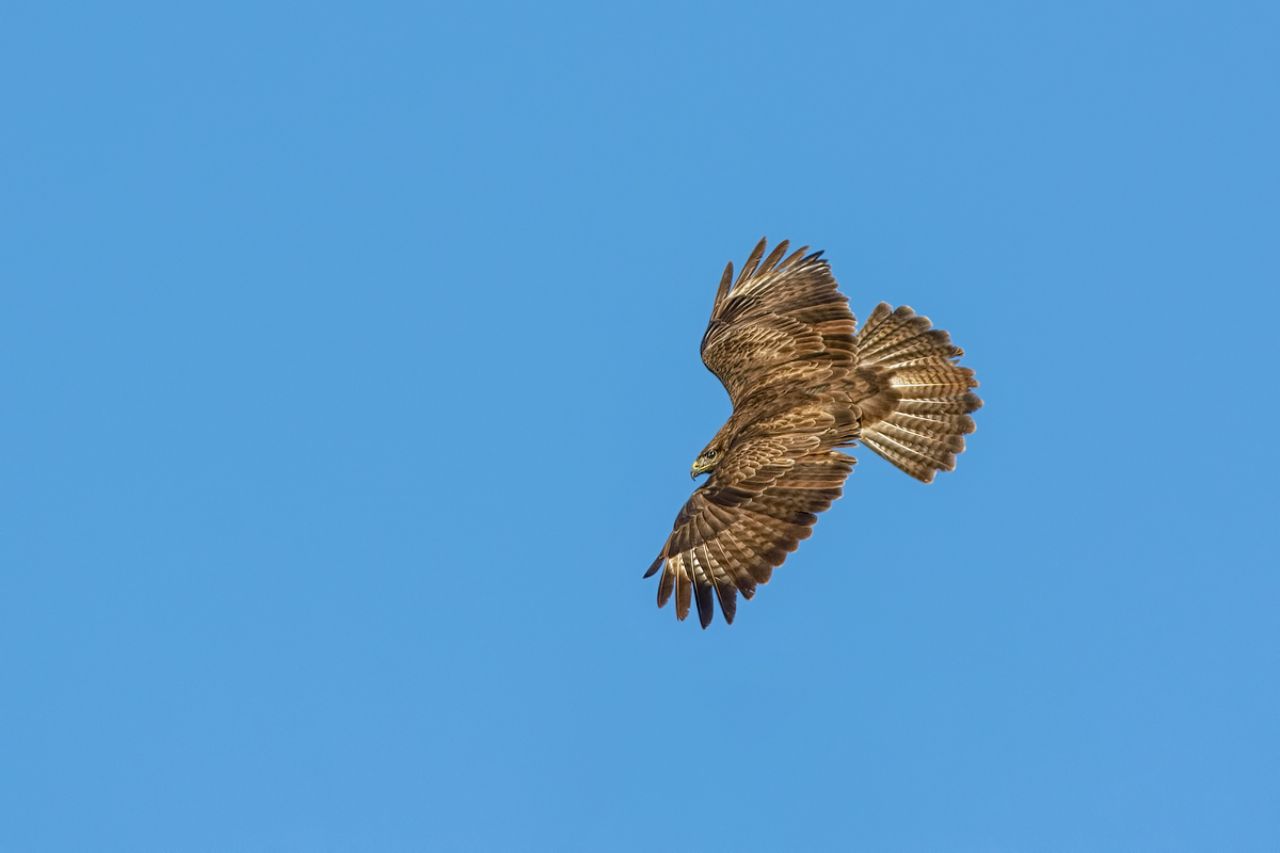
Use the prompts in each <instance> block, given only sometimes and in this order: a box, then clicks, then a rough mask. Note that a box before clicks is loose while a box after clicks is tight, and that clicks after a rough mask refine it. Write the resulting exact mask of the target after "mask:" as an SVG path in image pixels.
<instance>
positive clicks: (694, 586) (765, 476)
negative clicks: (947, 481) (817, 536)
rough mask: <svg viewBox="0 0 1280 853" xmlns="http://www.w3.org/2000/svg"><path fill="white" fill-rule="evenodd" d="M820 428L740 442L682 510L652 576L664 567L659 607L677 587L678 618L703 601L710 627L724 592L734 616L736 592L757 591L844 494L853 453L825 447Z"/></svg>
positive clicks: (723, 605)
mask: <svg viewBox="0 0 1280 853" xmlns="http://www.w3.org/2000/svg"><path fill="white" fill-rule="evenodd" d="M822 444H823V442H822V440H821V439H820V438H819V437H818V436H817V435H813V434H791V435H781V436H776V435H774V436H770V435H765V436H759V437H755V438H749V439H746V440H744V441H741V442H738V443H737V444H735V446H734V447H733V448H732V449H731V450H730V451H729V452H728V454H727V455H726V456H725V458H724V460H723V461H722V462H721V463H720V465H719V466H718V467H717V468H716V470H715V471H714V472H713V473H712V474H711V477H710V479H709V480H708V481H707V482H706V483H705V484H703V485H702V486H701V487H700V488H698V489H697V490H696V491H695V492H694V493H693V495H692V496H691V497H690V498H689V500H688V502H686V503H685V505H684V507H683V508H682V509H681V510H680V514H679V515H678V516H677V517H676V522H675V528H674V529H673V530H672V531H671V535H670V536H669V537H668V538H667V542H666V544H665V545H664V546H663V548H662V552H661V553H660V554H659V555H658V558H657V559H656V560H654V561H653V565H651V566H650V567H649V570H648V572H646V573H645V577H650V576H652V575H653V574H655V573H656V572H658V570H659V569H661V570H662V573H663V574H662V580H661V582H660V583H659V584H658V606H659V607H662V606H663V605H665V604H666V603H667V601H668V600H669V599H670V598H671V595H672V593H673V592H674V594H675V597H676V617H677V618H678V619H684V618H685V617H686V616H688V615H689V607H690V604H691V600H692V601H694V602H696V603H697V608H698V620H699V621H700V622H701V623H702V627H703V628H705V627H707V626H708V625H710V624H711V619H712V616H713V614H714V607H713V606H712V596H713V595H714V596H715V598H717V599H719V601H720V611H721V612H722V613H723V614H724V619H725V621H726V622H730V623H732V622H733V617H734V614H735V612H736V611H737V594H738V593H739V592H741V593H742V594H743V595H744V596H745V597H746V598H751V597H752V596H753V595H754V594H755V590H756V585H757V584H762V583H766V582H768V580H769V576H770V575H771V574H772V572H773V570H774V569H775V568H777V567H778V566H780V565H782V561H783V560H785V559H786V557H787V554H788V553H790V552H792V551H794V550H795V549H796V546H797V545H798V544H799V542H800V540H801V539H807V538H808V537H809V534H810V533H811V532H812V527H813V523H814V522H815V521H816V520H817V514H818V513H820V512H822V511H823V510H825V509H827V508H828V507H830V506H831V503H832V501H834V500H835V499H836V498H838V497H840V493H841V491H842V488H843V486H844V481H845V478H846V477H848V476H849V472H850V471H852V470H853V465H854V459H853V458H852V457H850V456H845V455H844V454H842V453H838V452H836V451H834V450H827V449H823V448H822Z"/></svg>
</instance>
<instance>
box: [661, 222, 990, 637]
mask: <svg viewBox="0 0 1280 853" xmlns="http://www.w3.org/2000/svg"><path fill="white" fill-rule="evenodd" d="M765 245H766V241H765V240H761V241H760V242H759V244H757V245H756V247H755V249H754V250H753V251H752V252H751V255H750V257H748V258H747V262H746V264H744V265H743V267H742V272H741V273H739V275H738V277H737V279H736V280H735V279H734V277H733V263H732V262H730V263H729V265H728V266H726V267H725V270H724V275H723V276H721V278H720V288H719V290H717V291H716V298H715V302H714V303H713V305H712V307H711V322H710V323H708V324H707V331H706V333H705V334H703V336H702V347H701V349H702V361H703V363H704V364H706V366H707V368H708V369H709V370H710V371H711V372H712V373H714V374H715V375H716V376H717V377H718V378H719V379H720V381H721V383H722V384H723V385H724V387H725V390H727V391H728V392H729V399H730V400H731V401H732V403H733V414H732V415H730V416H729V420H728V421H726V422H725V425H724V426H722V427H721V428H720V430H719V431H718V432H717V433H716V434H715V436H714V437H713V438H712V439H711V441H709V442H708V443H707V446H706V447H705V448H703V450H702V452H701V453H699V454H698V458H697V459H695V460H694V462H693V468H692V470H691V471H690V476H692V477H694V478H697V477H698V475H700V474H709V475H710V476H709V477H708V478H707V480H706V482H705V483H703V484H702V485H701V486H700V487H698V488H697V489H696V490H695V491H694V493H693V495H692V496H691V497H690V498H689V500H688V502H686V503H685V505H684V507H683V508H682V509H681V510H680V514H679V515H678V516H676V521H675V528H674V529H673V530H672V531H671V535H670V536H668V537H667V541H666V544H665V545H663V546H662V551H661V552H660V553H659V554H658V558H657V559H656V560H654V561H653V565H651V566H650V567H649V570H648V571H647V572H646V573H645V577H651V576H653V575H654V574H656V573H658V572H659V571H661V572H662V578H661V580H660V581H659V583H658V606H659V607H662V606H664V605H665V604H666V603H667V601H668V600H670V598H671V596H672V594H673V593H674V594H675V598H676V618H677V619H681V620H683V619H684V618H685V617H686V616H688V615H689V608H690V605H691V604H696V605H697V608H698V620H699V621H700V622H701V623H702V627H703V628H706V627H707V626H708V625H710V624H711V619H712V616H713V614H714V606H713V603H712V597H713V596H714V598H715V599H716V600H718V601H719V602H720V611H721V613H723V614H724V620H725V622H728V623H732V622H733V616H734V614H735V613H736V612H737V601H738V593H739V592H741V593H742V595H743V596H744V597H745V598H751V597H752V596H753V595H754V594H755V590H756V585H757V584H762V583H767V582H768V580H769V576H770V575H771V574H772V572H773V570H774V569H775V568H777V567H778V566H780V565H782V561H783V560H785V559H786V556H787V554H788V553H789V552H791V551H794V550H795V549H796V545H797V544H799V542H800V540H801V539H805V538H807V537H808V536H809V534H810V533H811V532H812V526H813V523H814V522H815V521H816V520H817V513H819V512H822V511H823V510H825V509H827V508H828V507H830V506H831V503H832V501H834V500H835V499H836V498H838V497H840V494H841V491H842V489H843V486H844V481H845V478H846V477H848V476H849V473H850V472H851V471H852V470H853V465H854V462H855V460H854V458H853V457H852V456H848V455H846V454H844V453H841V452H840V451H839V450H837V449H836V448H840V447H851V446H853V445H854V444H857V443H858V442H861V443H862V444H865V445H866V446H867V447H869V448H871V450H873V451H875V452H876V453H877V454H879V455H880V456H882V457H884V458H885V459H887V460H888V461H889V462H891V463H893V464H894V465H896V466H897V467H898V468H901V469H902V470H903V471H905V472H907V473H908V474H910V475H911V476H912V477H915V478H916V479H917V480H921V481H923V482H925V483H929V482H932V480H933V476H934V474H935V473H936V472H938V471H951V470H953V469H954V468H955V464H956V454H958V453H960V452H961V451H963V450H964V436H965V435H966V434H968V433H971V432H973V419H972V418H971V417H969V414H970V412H973V411H975V410H977V409H978V408H979V407H980V406H981V405H982V401H981V400H979V399H978V397H977V395H975V394H974V393H973V391H972V390H971V389H973V388H976V387H977V385H978V383H977V381H976V380H975V379H974V378H973V371H972V370H970V369H969V368H967V367H960V366H959V365H957V364H955V360H956V359H957V358H959V357H960V356H961V355H963V354H964V352H963V350H961V349H960V348H959V347H957V346H954V345H952V343H951V338H950V337H949V336H948V335H947V333H946V332H944V331H942V330H941V329H934V328H932V327H931V325H930V323H929V318H928V317H922V316H920V315H919V314H916V313H915V312H914V311H912V310H911V309H910V308H908V307H906V306H905V305H904V306H902V307H899V308H896V309H895V308H891V307H890V306H889V305H887V304H886V303H883V302H882V303H880V304H879V305H877V306H876V309H875V310H874V311H872V312H871V316H870V317H869V318H868V319H867V321H866V322H865V323H864V324H863V325H862V328H861V329H860V330H857V331H856V332H855V323H854V318H853V314H852V313H851V312H850V311H849V302H848V299H846V298H845V296H844V294H842V293H840V291H839V290H837V289H836V280H835V278H834V277H832V275H831V267H830V265H829V264H828V263H827V262H826V261H825V260H823V258H822V252H814V253H812V254H809V253H808V247H807V246H806V247H803V248H801V249H798V250H796V251H795V252H792V253H791V254H790V255H788V254H787V249H788V242H787V241H786V240H784V241H782V242H781V243H779V244H778V245H777V246H775V247H774V249H773V251H772V252H770V253H769V256H768V257H764V250H765ZM762 259H763V260H762Z"/></svg>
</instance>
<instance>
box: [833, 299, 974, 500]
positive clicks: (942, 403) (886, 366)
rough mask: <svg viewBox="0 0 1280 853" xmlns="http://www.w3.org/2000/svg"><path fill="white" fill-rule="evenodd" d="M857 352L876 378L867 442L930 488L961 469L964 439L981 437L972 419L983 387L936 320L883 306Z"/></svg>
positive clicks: (867, 410) (866, 408) (866, 403)
mask: <svg viewBox="0 0 1280 853" xmlns="http://www.w3.org/2000/svg"><path fill="white" fill-rule="evenodd" d="M854 345H855V348H856V352H857V357H858V365H859V370H860V372H865V371H871V372H872V373H873V374H874V375H875V381H874V382H872V383H870V387H871V388H872V390H871V391H870V393H868V395H867V397H865V398H863V399H862V400H860V401H859V409H860V411H861V413H862V415H863V420H862V424H861V427H862V429H861V434H860V436H859V438H860V440H861V441H862V443H863V444H865V445H866V446H867V447H869V448H871V449H872V450H874V451H875V452H876V453H878V454H879V455H880V456H882V457H884V458H885V459H887V460H888V461H889V462H891V463H893V464H894V465H896V466H897V467H899V468H901V469H902V470H903V471H905V472H907V473H908V474H910V475H911V476H912V477H915V478H916V479H918V480H922V481H924V482H926V483H928V482H932V481H933V477H934V475H935V474H936V473H937V472H938V471H952V470H954V469H955V466H956V455H957V454H959V453H962V452H963V451H964V436H966V435H968V434H969V433H971V432H973V430H974V423H973V418H971V417H969V415H970V413H972V412H974V411H977V410H978V409H979V408H981V406H982V401H981V400H980V399H978V397H977V395H976V394H974V393H973V392H972V391H971V390H970V389H972V388H976V387H977V386H978V382H977V380H976V379H975V378H974V376H973V371H972V370H970V369H969V368H967V367H961V366H959V365H957V364H955V362H954V359H957V358H959V357H960V356H962V355H964V350H962V349H960V348H959V347H957V346H955V345H954V344H952V343H951V337H950V335H948V334H947V333H946V332H944V331H943V330H941V329H934V328H932V326H931V324H930V322H929V318H928V317H923V316H920V315H919V314H916V313H915V311H913V310H911V309H910V308H909V307H907V306H905V305H903V306H901V307H899V308H897V309H892V308H890V307H889V305H887V304H885V303H883V302H882V303H881V304H879V305H877V306H876V309H875V310H874V311H873V312H872V313H871V316H870V317H868V318H867V322H866V323H865V324H864V325H863V327H862V329H861V330H860V331H859V332H858V334H857V336H856V337H855V339H854Z"/></svg>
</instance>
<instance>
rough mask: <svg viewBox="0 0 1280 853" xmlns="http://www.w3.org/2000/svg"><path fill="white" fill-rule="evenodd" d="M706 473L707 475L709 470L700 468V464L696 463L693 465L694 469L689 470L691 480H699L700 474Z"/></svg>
mask: <svg viewBox="0 0 1280 853" xmlns="http://www.w3.org/2000/svg"><path fill="white" fill-rule="evenodd" d="M705 473H707V469H706V468H702V467H699V465H698V463H697V462H695V463H693V467H692V468H690V469H689V479H690V480H696V479H698V475H699V474H705Z"/></svg>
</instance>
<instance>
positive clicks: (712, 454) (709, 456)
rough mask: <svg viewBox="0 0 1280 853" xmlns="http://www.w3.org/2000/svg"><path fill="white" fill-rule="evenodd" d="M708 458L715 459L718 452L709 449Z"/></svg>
mask: <svg viewBox="0 0 1280 853" xmlns="http://www.w3.org/2000/svg"><path fill="white" fill-rule="evenodd" d="M707 458H708V459H715V458H716V452H715V451H714V450H708V451H707Z"/></svg>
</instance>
